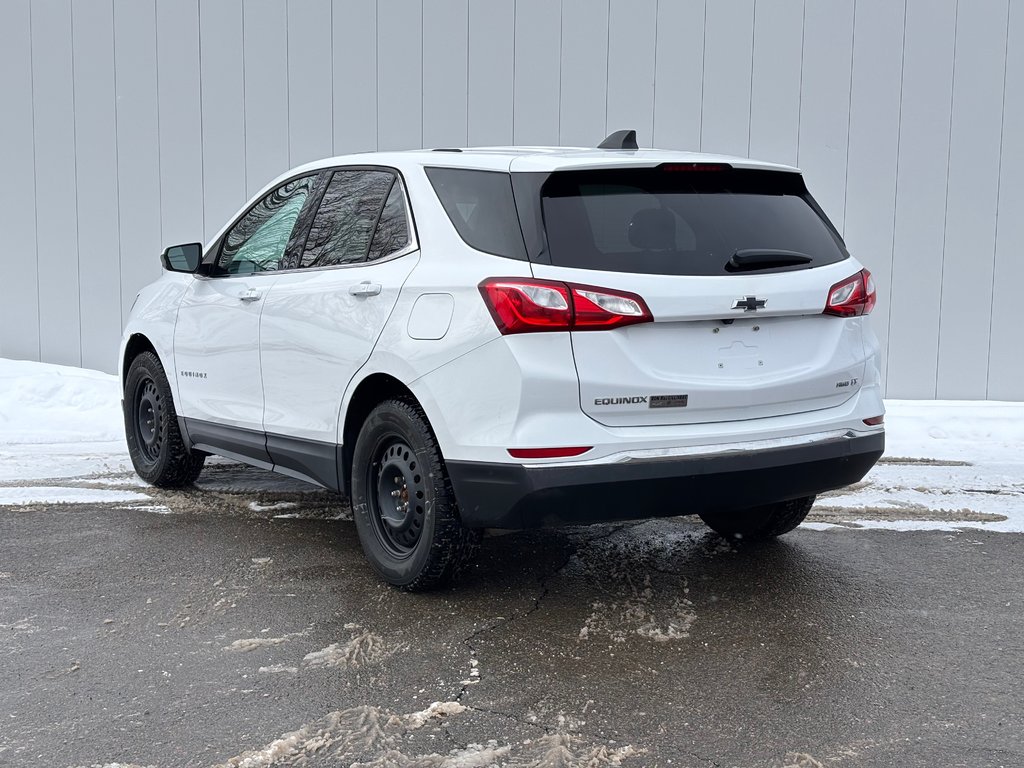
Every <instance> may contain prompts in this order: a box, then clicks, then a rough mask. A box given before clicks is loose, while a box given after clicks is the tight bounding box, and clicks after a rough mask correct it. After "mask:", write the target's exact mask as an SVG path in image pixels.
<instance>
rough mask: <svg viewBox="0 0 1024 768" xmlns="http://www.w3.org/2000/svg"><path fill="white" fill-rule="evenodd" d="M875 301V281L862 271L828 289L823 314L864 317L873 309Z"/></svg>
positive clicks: (868, 273) (869, 274) (865, 271)
mask: <svg viewBox="0 0 1024 768" xmlns="http://www.w3.org/2000/svg"><path fill="white" fill-rule="evenodd" d="M875 300H876V297H875V280H874V278H872V277H871V273H870V272H868V271H867V270H866V269H862V270H861V271H860V272H858V273H857V274H855V275H853V276H852V277H848V278H846V279H845V280H843V281H841V282H838V283H836V284H835V285H833V286H832V287H831V288H829V290H828V299H827V300H826V301H825V314H826V315H835V316H836V317H858V316H860V315H866V314H869V313H870V312H871V310H872V309H874V308H875Z"/></svg>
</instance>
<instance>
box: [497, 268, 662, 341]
mask: <svg viewBox="0 0 1024 768" xmlns="http://www.w3.org/2000/svg"><path fill="white" fill-rule="evenodd" d="M480 294H481V295H482V296H483V298H484V303H485V304H486V305H487V309H488V310H490V313H491V317H493V318H494V322H495V324H496V325H497V326H498V330H499V331H500V332H501V333H502V334H504V335H508V334H512V333H536V332H538V331H596V330H609V329H612V328H621V327H622V326H625V325H634V324H636V323H650V322H653V320H654V317H653V316H652V315H651V310H650V309H648V308H647V304H646V303H645V302H644V300H643V299H642V298H641V297H640V296H638V295H636V294H635V293H629V292H628V291H617V290H613V289H611V288H598V287H596V286H593V285H577V284H575V283H563V282H560V281H556V280H532V279H526V278H518V277H511V278H506V277H489V278H487V279H486V280H484V281H483V282H481V283H480Z"/></svg>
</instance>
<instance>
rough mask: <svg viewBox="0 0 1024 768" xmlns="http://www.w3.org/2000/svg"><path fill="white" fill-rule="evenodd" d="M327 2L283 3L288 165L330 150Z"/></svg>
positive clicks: (294, 0) (331, 111) (327, 154)
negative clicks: (286, 48) (285, 48)
mask: <svg viewBox="0 0 1024 768" xmlns="http://www.w3.org/2000/svg"><path fill="white" fill-rule="evenodd" d="M331 11H332V9H331V0H288V164H289V165H290V166H294V165H301V164H302V163H308V162H309V161H311V160H319V159H321V158H324V157H330V156H331V155H332V154H333V151H332V150H333V145H334V107H333V80H334V66H333V63H332V61H331V45H332V37H331V35H332V31H331Z"/></svg>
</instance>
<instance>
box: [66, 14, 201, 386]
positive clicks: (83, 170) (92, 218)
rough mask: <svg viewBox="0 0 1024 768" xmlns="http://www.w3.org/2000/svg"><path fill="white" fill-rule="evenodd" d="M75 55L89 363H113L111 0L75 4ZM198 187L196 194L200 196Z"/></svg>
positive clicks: (117, 310)
mask: <svg viewBox="0 0 1024 768" xmlns="http://www.w3.org/2000/svg"><path fill="white" fill-rule="evenodd" d="M71 13H72V33H73V54H74V57H75V157H76V168H77V174H76V175H77V181H78V183H77V198H78V208H77V218H78V280H79V285H80V288H81V310H80V311H81V322H82V365H83V366H85V367H86V368H99V369H100V370H105V371H109V370H113V369H114V368H116V367H117V339H118V337H119V336H120V334H121V328H122V323H123V319H122V317H121V287H120V284H119V281H118V280H117V279H116V277H117V275H118V274H120V270H121V264H120V257H119V253H118V231H117V118H116V114H115V107H114V98H115V97H114V5H113V2H112V0H105V1H104V2H94V3H75V4H74V5H73V6H72V8H71ZM198 191H199V190H198V189H197V190H196V192H197V194H196V199H200V195H199V194H198Z"/></svg>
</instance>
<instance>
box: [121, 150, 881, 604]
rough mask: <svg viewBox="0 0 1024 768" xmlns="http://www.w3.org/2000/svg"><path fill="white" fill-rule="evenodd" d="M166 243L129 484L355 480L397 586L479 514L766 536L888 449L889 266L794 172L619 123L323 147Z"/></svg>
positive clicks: (458, 556)
mask: <svg viewBox="0 0 1024 768" xmlns="http://www.w3.org/2000/svg"><path fill="white" fill-rule="evenodd" d="M162 260H163V265H164V268H165V272H164V274H163V275H162V276H161V278H160V279H159V280H157V281H156V282H154V283H153V284H151V285H149V286H147V287H146V288H145V289H143V290H142V291H141V292H140V294H139V296H138V298H137V300H136V302H135V305H134V307H133V309H132V312H131V316H130V319H129V321H128V327H127V329H126V331H125V334H124V338H123V341H122V346H121V365H122V369H121V370H122V378H123V382H124V413H125V428H126V432H127V439H128V446H129V449H130V451H131V456H132V459H133V461H134V463H135V467H136V469H137V471H138V473H139V475H140V476H141V477H142V478H143V479H145V480H147V481H148V482H151V483H153V484H155V485H160V486H181V485H186V484H189V483H191V482H192V481H193V480H195V479H196V477H197V476H198V474H199V472H200V470H201V468H202V466H203V460H204V458H205V456H206V455H207V454H211V453H212V454H218V455H221V456H227V457H230V458H233V459H238V460H240V461H243V462H247V463H249V464H253V465H256V466H259V467H265V468H268V469H273V470H276V471H278V472H283V473H285V474H288V475H291V476H293V477H298V478H302V479H303V480H308V481H310V482H313V483H317V484H319V485H321V486H324V487H326V488H330V489H332V490H336V491H339V492H341V493H344V494H347V495H348V496H349V498H350V499H351V501H352V507H353V511H354V515H355V521H356V527H357V529H358V533H359V537H360V540H361V542H362V545H363V549H364V551H365V553H366V555H367V557H368V559H369V560H370V562H371V563H372V565H373V567H374V568H375V569H376V570H377V572H378V573H379V574H380V575H381V576H382V577H383V578H384V579H386V580H387V581H389V582H391V583H392V584H395V585H398V586H401V587H404V588H406V589H426V588H429V587H432V586H436V585H438V584H441V583H443V582H445V581H446V580H448V579H450V578H451V577H452V576H453V575H454V574H455V573H457V572H458V570H459V569H460V567H461V566H462V565H463V564H464V563H465V562H466V560H467V559H468V558H469V557H470V555H471V554H472V551H473V549H474V547H475V545H476V543H477V541H478V540H479V533H480V531H481V530H482V529H485V528H526V527H532V526H546V525H558V524H577V523H593V522H597V521H607V520H621V519H628V518H647V517H655V516H666V515H685V514H697V515H699V516H700V517H701V518H702V519H703V520H704V522H706V523H707V524H708V525H709V526H711V528H713V529H714V530H716V531H718V532H719V533H721V534H723V535H726V536H733V537H742V538H744V539H747V540H751V539H755V540H756V539H763V538H767V537H772V536H777V535H779V534H782V533H785V532H787V531H790V530H792V529H793V528H794V527H795V526H796V525H798V524H799V523H800V521H801V520H802V519H803V518H804V517H805V515H806V514H807V512H808V510H809V509H810V507H811V504H812V503H813V501H814V496H815V494H817V493H819V492H822V491H826V490H830V489H833V488H837V487H840V486H843V485H847V484H849V483H853V482H856V481H858V480H860V479H861V478H862V477H863V476H864V475H865V474H866V473H867V471H868V470H869V469H870V468H871V466H872V465H873V464H874V463H875V461H876V460H877V459H878V458H879V456H881V454H882V450H883V445H884V434H883V427H882V415H883V406H882V396H881V390H880V386H879V364H878V361H879V349H878V342H877V340H876V338H875V336H874V334H873V333H872V332H871V330H870V328H869V327H868V318H867V317H866V316H867V314H868V313H869V312H870V311H871V309H872V307H873V306H874V303H875V289H874V284H873V282H872V279H871V275H870V274H869V273H868V271H867V270H866V269H864V268H863V267H862V266H861V265H860V264H859V263H858V262H857V261H855V260H854V259H853V258H851V257H850V255H849V253H848V252H847V250H846V248H845V246H844V244H843V241H842V239H841V237H840V236H839V234H838V233H837V232H836V230H835V228H834V227H833V226H832V225H831V223H830V222H829V221H828V219H827V218H826V216H825V214H824V213H823V212H822V210H821V209H820V208H819V207H818V205H817V204H816V203H815V201H814V199H813V198H812V197H811V196H810V194H809V193H808V191H807V189H806V187H805V186H804V181H803V178H802V177H801V175H800V173H799V172H798V171H797V170H795V169H793V168H788V167H784V166H779V165H773V164H770V163H762V162H756V161H752V160H746V159H740V158H732V157H721V156H709V155H698V154H691V153H686V152H673V151H662V150H647V149H637V148H636V144H635V134H633V132H631V131H630V132H619V133H617V134H613V135H612V136H611V137H609V138H608V139H607V140H606V141H605V142H604V143H603V144H602V145H601V147H600V148H597V149H565V148H539V147H499V148H488V149H462V150H460V149H440V150H432V151H431V150H422V151H412V152H394V153H384V152H378V153H369V154H361V155H354V156H347V157H335V158H332V159H329V160H323V161H320V162H316V163H311V164H309V165H304V166H302V167H300V168H297V169H295V170H294V171H291V172H289V173H288V174H286V175H284V176H282V177H281V178H279V179H277V180H276V181H274V182H273V183H272V184H270V185H269V186H268V187H266V188H265V189H264V190H263V191H261V192H260V193H259V194H258V195H256V197H255V198H254V199H253V200H252V201H251V202H250V203H249V204H247V205H246V206H245V208H243V209H242V210H241V211H240V212H239V213H238V214H237V215H236V216H235V217H234V218H233V219H232V220H231V222H230V223H229V224H228V225H227V226H226V227H224V229H222V230H221V232H220V233H219V234H218V235H217V236H216V237H215V238H214V239H213V241H212V243H210V244H209V245H208V246H207V247H206V248H205V249H204V248H202V247H201V246H200V245H199V244H191V245H184V246H175V247H172V248H169V249H167V251H165V252H164V254H163V257H162Z"/></svg>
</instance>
